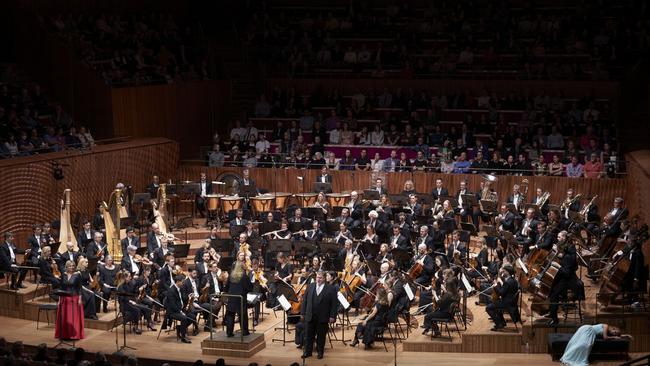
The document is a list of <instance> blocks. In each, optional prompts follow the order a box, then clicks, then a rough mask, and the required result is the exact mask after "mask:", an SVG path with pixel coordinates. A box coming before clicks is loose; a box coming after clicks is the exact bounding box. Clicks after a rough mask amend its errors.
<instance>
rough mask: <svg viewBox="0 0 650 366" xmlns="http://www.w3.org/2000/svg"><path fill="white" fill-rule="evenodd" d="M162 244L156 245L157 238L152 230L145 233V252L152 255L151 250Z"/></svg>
mask: <svg viewBox="0 0 650 366" xmlns="http://www.w3.org/2000/svg"><path fill="white" fill-rule="evenodd" d="M161 246H162V243H161V244H160V245H158V238H157V235H156V234H154V232H153V231H150V232H149V233H148V234H147V252H148V253H149V255H152V254H153V252H154V251H155V250H156V248H159V247H161Z"/></svg>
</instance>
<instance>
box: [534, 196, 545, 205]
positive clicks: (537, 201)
mask: <svg viewBox="0 0 650 366" xmlns="http://www.w3.org/2000/svg"><path fill="white" fill-rule="evenodd" d="M542 198H543V197H537V199H536V200H535V204H536V205H539V204H540V203H542Z"/></svg>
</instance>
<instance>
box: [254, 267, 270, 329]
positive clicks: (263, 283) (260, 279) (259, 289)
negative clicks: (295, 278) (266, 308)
mask: <svg viewBox="0 0 650 366" xmlns="http://www.w3.org/2000/svg"><path fill="white" fill-rule="evenodd" d="M251 264H252V266H253V268H252V270H253V288H252V291H251V292H254V293H256V294H260V296H259V298H258V299H257V300H256V301H255V303H254V304H253V326H254V327H256V326H257V324H259V321H260V313H261V311H262V301H265V300H266V292H267V291H268V280H267V279H266V277H264V270H263V269H262V267H261V266H260V261H259V259H253V261H252V262H251Z"/></svg>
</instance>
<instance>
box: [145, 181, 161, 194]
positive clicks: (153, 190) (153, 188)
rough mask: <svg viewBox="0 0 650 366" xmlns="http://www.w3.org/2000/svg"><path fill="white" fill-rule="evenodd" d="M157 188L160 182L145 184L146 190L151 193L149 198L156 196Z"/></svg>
mask: <svg viewBox="0 0 650 366" xmlns="http://www.w3.org/2000/svg"><path fill="white" fill-rule="evenodd" d="M158 188H160V184H154V183H151V184H149V185H148V186H147V188H146V190H147V192H149V194H150V195H151V198H156V197H158Z"/></svg>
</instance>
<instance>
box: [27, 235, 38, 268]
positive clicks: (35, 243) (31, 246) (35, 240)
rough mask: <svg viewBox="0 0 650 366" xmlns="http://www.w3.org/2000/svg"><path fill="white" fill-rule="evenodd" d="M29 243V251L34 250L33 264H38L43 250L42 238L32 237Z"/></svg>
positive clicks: (28, 240)
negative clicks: (40, 251) (40, 252)
mask: <svg viewBox="0 0 650 366" xmlns="http://www.w3.org/2000/svg"><path fill="white" fill-rule="evenodd" d="M27 243H28V244H29V249H31V250H32V263H38V256H39V253H38V252H39V250H40V249H41V237H40V236H34V235H32V236H30V237H29V239H27Z"/></svg>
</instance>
